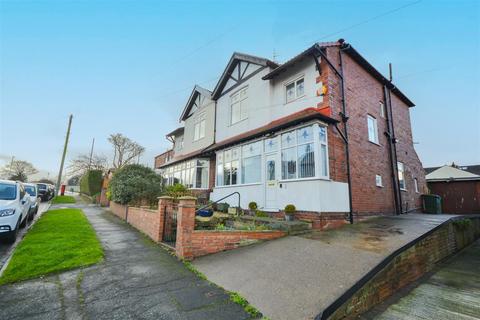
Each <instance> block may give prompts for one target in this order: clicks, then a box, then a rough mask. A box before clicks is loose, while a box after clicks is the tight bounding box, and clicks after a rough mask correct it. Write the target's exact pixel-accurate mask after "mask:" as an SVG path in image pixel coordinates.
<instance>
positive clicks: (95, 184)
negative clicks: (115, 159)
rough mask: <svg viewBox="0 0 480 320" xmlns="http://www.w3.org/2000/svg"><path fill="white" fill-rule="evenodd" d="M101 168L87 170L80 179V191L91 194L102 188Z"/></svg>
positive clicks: (98, 191)
mask: <svg viewBox="0 0 480 320" xmlns="http://www.w3.org/2000/svg"><path fill="white" fill-rule="evenodd" d="M102 180H103V174H102V170H89V171H87V172H86V173H85V174H84V175H83V176H82V178H81V179H80V193H84V194H86V195H89V196H93V195H95V194H97V193H100V191H101V190H102Z"/></svg>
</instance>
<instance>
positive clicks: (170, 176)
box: [163, 158, 210, 190]
mask: <svg viewBox="0 0 480 320" xmlns="http://www.w3.org/2000/svg"><path fill="white" fill-rule="evenodd" d="M198 160H202V161H206V162H207V163H206V164H205V165H203V166H199V165H198V162H197V161H198ZM197 168H206V169H207V174H206V176H207V181H205V184H204V185H203V186H202V187H200V188H196V185H197V181H196V180H197ZM209 177H210V160H209V159H202V158H195V159H193V160H188V161H184V162H180V163H176V164H174V165H172V166H169V167H167V168H165V169H164V171H163V178H164V181H165V184H166V185H173V184H175V179H178V180H179V181H178V182H177V183H181V184H183V185H185V186H186V187H187V188H188V189H197V190H206V189H208V187H209V183H210V181H209V179H210V178H209Z"/></svg>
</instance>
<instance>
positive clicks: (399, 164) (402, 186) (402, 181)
mask: <svg viewBox="0 0 480 320" xmlns="http://www.w3.org/2000/svg"><path fill="white" fill-rule="evenodd" d="M397 168H398V184H399V185H400V189H401V190H407V184H406V181H405V166H404V165H403V163H402V162H397Z"/></svg>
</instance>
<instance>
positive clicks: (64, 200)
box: [52, 196, 75, 204]
mask: <svg viewBox="0 0 480 320" xmlns="http://www.w3.org/2000/svg"><path fill="white" fill-rule="evenodd" d="M58 203H75V198H74V197H72V196H56V197H55V198H53V199H52V204H58Z"/></svg>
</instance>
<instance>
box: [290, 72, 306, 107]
mask: <svg viewBox="0 0 480 320" xmlns="http://www.w3.org/2000/svg"><path fill="white" fill-rule="evenodd" d="M304 83H305V81H304V79H303V77H302V78H299V79H297V80H295V81H292V82H290V83H287V84H286V85H285V92H286V102H287V103H289V102H292V101H293V100H296V99H298V98H301V97H303V96H304V95H305V85H304Z"/></svg>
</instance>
